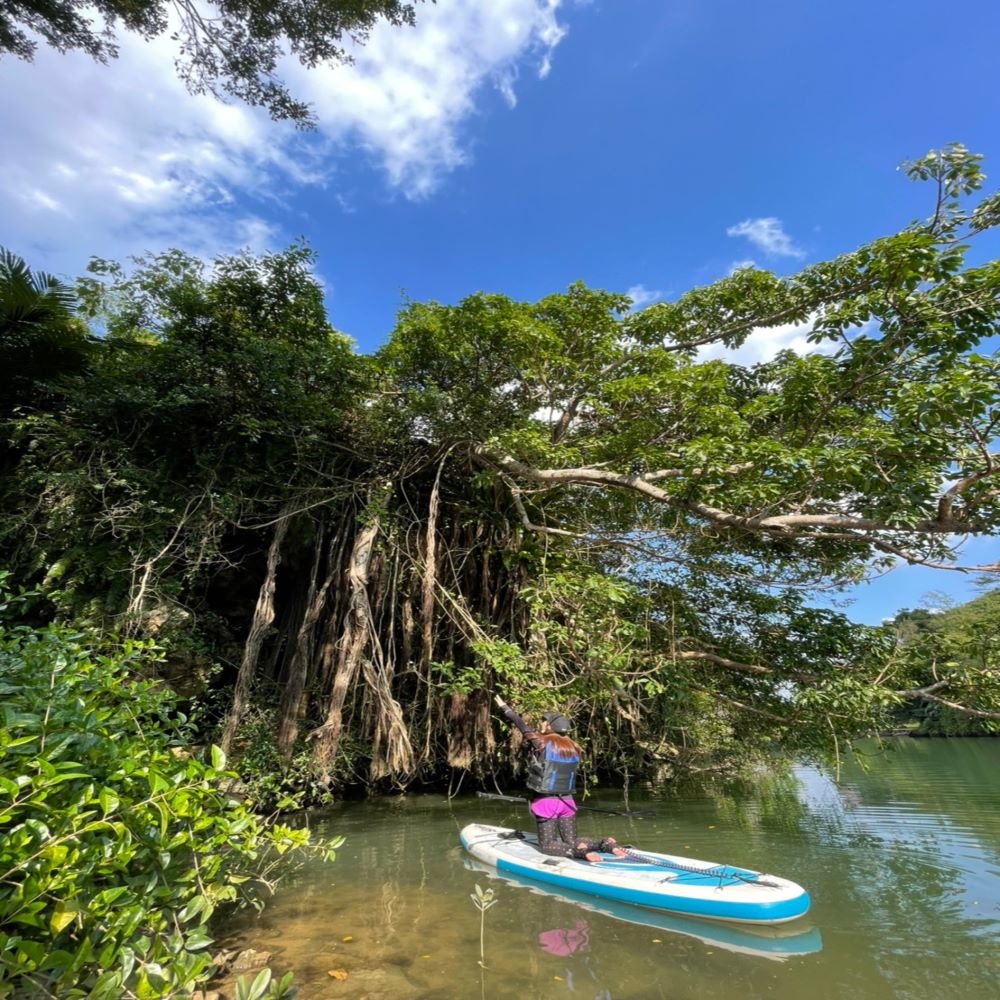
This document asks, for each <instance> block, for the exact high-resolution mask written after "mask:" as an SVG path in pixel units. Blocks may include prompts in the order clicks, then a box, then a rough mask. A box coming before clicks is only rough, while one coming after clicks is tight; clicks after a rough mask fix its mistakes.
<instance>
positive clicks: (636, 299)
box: [625, 285, 663, 309]
mask: <svg viewBox="0 0 1000 1000" xmlns="http://www.w3.org/2000/svg"><path fill="white" fill-rule="evenodd" d="M625 294H626V295H627V296H628V297H629V298H630V299H631V300H632V308H633V309H641V308H642V307H643V306H648V305H649V304H650V302H658V301H659V300H660V299H662V298H663V292H661V291H659V290H658V289H655V288H647V287H646V286H645V285H633V286H632V287H631V288H630V289H629V290H628V291H627V292H626V293H625Z"/></svg>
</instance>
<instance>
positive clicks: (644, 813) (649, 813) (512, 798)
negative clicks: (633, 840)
mask: <svg viewBox="0 0 1000 1000" xmlns="http://www.w3.org/2000/svg"><path fill="white" fill-rule="evenodd" d="M476 795H477V796H478V797H479V798H481V799H495V800H497V801H499V802H530V801H531V800H530V799H527V798H525V797H524V796H523V795H500V794H499V793H496V792H476ZM556 797H557V798H558V796H556ZM577 809H585V810H586V811H587V812H592V813H604V815H606V816H632V817H639V818H651V817H653V816H655V815H656V813H655V812H653V810H652V809H637V810H633V811H631V812H620V811H618V810H617V809H598V808H597V807H596V806H577Z"/></svg>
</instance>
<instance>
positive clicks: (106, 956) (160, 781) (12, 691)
mask: <svg viewBox="0 0 1000 1000" xmlns="http://www.w3.org/2000/svg"><path fill="white" fill-rule="evenodd" d="M155 660H156V657H155V655H154V651H153V650H152V648H151V647H150V646H149V644H148V643H142V642H136V641H128V640H127V641H124V642H121V643H117V644H115V643H109V642H101V641H99V640H97V639H95V638H94V637H93V636H90V635H87V634H85V633H81V632H79V631H73V630H70V629H68V628H66V627H64V626H60V625H50V626H48V627H45V628H42V629H30V628H27V627H24V626H20V627H18V626H8V625H4V626H2V627H0V719H2V722H3V726H2V728H0V750H2V758H0V760H2V765H0V827H2V829H3V831H4V835H3V837H2V838H0V873H2V874H0V927H2V931H0V995H2V996H8V995H10V993H11V991H13V994H14V995H15V996H29V995H30V996H47V997H60V998H71V997H92V998H95V1000H99V998H105V1000H120V998H122V997H130V998H131V997H134V998H140V1000H142V998H152V997H164V996H175V995H178V993H185V994H186V993H189V992H190V991H191V989H193V988H194V986H195V985H197V984H198V983H199V982H203V981H204V980H205V979H206V978H208V976H209V974H210V973H211V972H213V971H214V967H213V966H212V965H211V962H210V957H209V953H208V951H207V949H208V946H209V945H210V944H211V938H210V937H209V932H208V928H207V922H208V920H209V918H210V917H211V916H212V914H213V912H214V911H215V910H216V909H217V908H218V907H220V906H223V905H226V904H235V903H238V902H240V901H244V902H246V901H250V900H252V899H253V898H255V897H257V896H259V895H260V894H261V892H262V891H263V890H264V889H265V887H266V886H267V884H268V879H269V877H270V874H271V872H272V871H273V869H274V868H275V864H276V859H277V858H278V857H279V856H280V855H281V854H284V853H285V852H287V851H289V850H296V851H301V850H303V849H305V850H311V851H318V852H320V853H322V854H324V855H325V856H327V857H330V858H332V856H333V848H334V847H335V846H336V845H335V844H334V843H332V842H331V843H325V844H310V835H309V832H308V831H307V830H293V829H291V828H288V827H285V826H281V825H268V824H266V823H265V822H263V821H262V820H261V819H259V818H258V817H256V816H255V815H254V814H253V813H251V812H250V811H249V810H248V809H247V808H246V807H245V806H243V805H241V804H239V803H237V802H236V801H234V800H232V799H231V798H230V797H229V796H228V795H227V794H225V793H224V792H223V791H222V790H221V789H222V787H223V786H224V785H226V784H228V783H229V782H230V781H231V780H232V778H233V777H234V776H233V775H232V773H231V772H228V771H227V770H226V769H225V768H226V761H225V757H224V755H223V754H222V753H221V751H219V750H218V749H217V748H215V747H213V748H211V752H210V753H206V754H205V758H206V759H204V760H203V759H201V756H200V755H195V754H193V753H192V752H191V749H190V746H189V745H188V742H187V740H188V738H189V736H190V734H189V733H187V732H186V731H185V728H184V724H183V718H182V717H180V716H178V714H177V710H176V705H175V699H174V697H173V696H172V695H171V694H170V692H169V691H167V690H165V689H164V688H163V686H162V685H161V684H160V683H158V682H156V681H154V680H151V679H148V675H149V674H150V673H151V670H152V668H153V666H154V664H155ZM143 675H146V676H147V679H143Z"/></svg>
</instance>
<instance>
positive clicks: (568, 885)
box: [461, 823, 809, 924]
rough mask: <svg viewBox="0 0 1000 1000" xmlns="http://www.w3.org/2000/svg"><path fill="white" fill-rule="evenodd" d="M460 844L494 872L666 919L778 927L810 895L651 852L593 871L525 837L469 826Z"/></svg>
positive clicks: (609, 860) (755, 875)
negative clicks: (545, 850)
mask: <svg viewBox="0 0 1000 1000" xmlns="http://www.w3.org/2000/svg"><path fill="white" fill-rule="evenodd" d="M461 839H462V846H463V847H464V848H465V849H466V850H467V851H468V852H469V853H470V854H471V855H472V856H473V857H475V858H478V859H479V860H480V861H482V862H484V863H486V864H487V865H490V866H491V867H494V868H496V869H497V870H498V871H501V872H509V873H511V874H512V875H519V876H521V877H522V878H527V879H531V880H533V881H535V882H544V883H547V884H549V885H554V886H559V887H561V888H563V889H571V890H574V891H575V892H582V893H584V894H586V895H590V896H599V897H601V898H603V899H612V900H617V901H618V902H622V903H632V904H635V905H637V906H649V907H652V908H654V909H657V910H667V911H669V912H671V913H681V914H684V915H686V916H692V917H707V918H710V919H712V920H728V921H734V922H737V923H747V924H783V923H787V922H788V921H790V920H797V919H798V918H799V917H802V916H804V915H805V914H806V913H807V912H808V910H809V894H808V893H807V892H806V891H805V889H803V888H802V886H800V885H796V884H795V883H794V882H790V881H789V880H788V879H784V878H779V877H778V876H776V875H762V874H761V873H760V872H755V871H750V870H749V869H746V868H735V867H733V866H732V865H720V864H714V863H713V862H710V861H699V860H698V859H697V858H684V857H679V856H677V855H673V854H658V853H656V852H654V851H635V852H633V854H634V855H637V856H638V858H636V857H633V856H630V857H628V858H616V857H614V856H613V855H610V854H607V855H604V857H605V859H606V860H604V861H603V862H601V863H600V864H591V863H590V862H587V861H578V860H576V859H575V858H558V857H550V856H548V855H545V854H542V853H541V851H539V849H538V843H537V840H536V839H535V837H534V836H532V835H531V834H528V833H525V834H518V833H517V831H515V830H511V829H509V828H508V827H503V826H487V825H486V824H484V823H470V824H469V825H468V826H466V827H465V828H464V829H463V830H462V832H461ZM672 866H676V867H672Z"/></svg>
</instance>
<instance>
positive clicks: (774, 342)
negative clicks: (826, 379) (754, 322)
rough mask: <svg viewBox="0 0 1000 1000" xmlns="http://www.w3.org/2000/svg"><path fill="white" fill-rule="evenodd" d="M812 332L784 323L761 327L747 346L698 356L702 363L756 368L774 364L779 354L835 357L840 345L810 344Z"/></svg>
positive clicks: (717, 347) (713, 348)
mask: <svg viewBox="0 0 1000 1000" xmlns="http://www.w3.org/2000/svg"><path fill="white" fill-rule="evenodd" d="M811 330H812V323H811V322H810V321H808V320H807V321H806V322H805V323H783V324H782V325H781V326H771V327H766V328H765V327H758V328H757V329H756V330H754V331H753V333H751V334H750V336H749V337H747V339H746V340H745V341H744V342H743V344H742V345H741V346H740V347H738V348H736V349H731V348H728V347H725V346H723V345H722V344H709V345H708V346H706V347H703V348H702V349H701V350H700V351H699V352H698V360H699V361H711V360H714V359H717V358H718V359H722V360H724V361H730V362H732V363H733V364H737V365H754V364H757V363H758V362H761V361H770V360H771V359H772V358H773V357H774V356H775V355H776V354H777V353H778V352H779V351H789V350H791V351H795V353H796V354H805V353H807V352H813V353H816V352H821V353H824V354H826V353H832V352H833V351H834V350H836V345H830V344H829V343H828V342H827V343H824V344H810V343H809V341H808V340H807V339H806V337H807V336H808V335H809V333H810V332H811Z"/></svg>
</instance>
